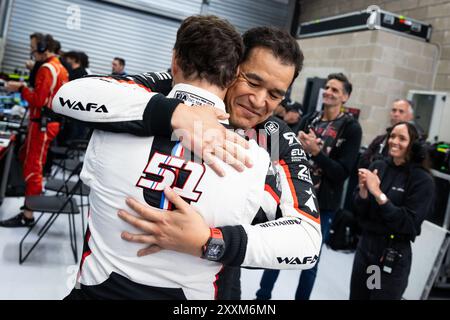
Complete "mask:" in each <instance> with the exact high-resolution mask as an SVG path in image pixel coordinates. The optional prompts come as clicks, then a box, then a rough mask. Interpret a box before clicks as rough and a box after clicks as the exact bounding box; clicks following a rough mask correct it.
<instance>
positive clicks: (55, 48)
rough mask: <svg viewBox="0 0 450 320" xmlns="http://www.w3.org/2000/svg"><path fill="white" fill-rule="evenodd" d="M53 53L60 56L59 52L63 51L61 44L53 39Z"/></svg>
mask: <svg viewBox="0 0 450 320" xmlns="http://www.w3.org/2000/svg"><path fill="white" fill-rule="evenodd" d="M53 43H54V45H53V53H56V54H59V52H60V51H61V42H59V41H58V40H56V39H53Z"/></svg>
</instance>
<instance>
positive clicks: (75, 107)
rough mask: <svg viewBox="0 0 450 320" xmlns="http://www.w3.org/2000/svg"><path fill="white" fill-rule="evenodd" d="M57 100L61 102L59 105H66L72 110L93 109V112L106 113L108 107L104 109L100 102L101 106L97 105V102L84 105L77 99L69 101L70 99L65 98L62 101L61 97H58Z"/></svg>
mask: <svg viewBox="0 0 450 320" xmlns="http://www.w3.org/2000/svg"><path fill="white" fill-rule="evenodd" d="M59 102H60V103H61V106H62V107H64V106H66V107H68V108H69V109H72V110H80V111H88V112H90V111H94V112H103V113H108V109H106V106H105V105H104V104H102V105H101V106H98V104H97V103H91V102H89V103H87V104H86V106H84V105H83V104H82V103H81V102H78V101H70V99H67V100H66V101H64V99H63V98H62V97H59Z"/></svg>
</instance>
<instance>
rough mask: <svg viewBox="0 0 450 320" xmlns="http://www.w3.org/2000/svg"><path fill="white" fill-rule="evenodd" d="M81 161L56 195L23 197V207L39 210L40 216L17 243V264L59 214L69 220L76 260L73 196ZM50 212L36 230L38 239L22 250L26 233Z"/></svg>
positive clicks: (78, 186)
mask: <svg viewBox="0 0 450 320" xmlns="http://www.w3.org/2000/svg"><path fill="white" fill-rule="evenodd" d="M82 165H83V163H82V162H80V163H79V164H78V165H77V166H76V167H75V168H74V170H73V171H72V172H71V173H70V175H69V177H68V178H67V179H66V180H65V181H64V182H65V183H64V186H62V187H61V189H60V190H58V192H57V194H56V195H52V196H45V195H39V196H28V197H25V207H26V208H27V209H28V210H31V211H34V212H41V214H40V216H39V217H38V218H37V220H36V222H35V224H34V225H33V226H32V227H31V228H30V229H29V230H28V231H27V233H26V234H25V235H24V237H23V238H22V240H21V241H20V245H19V264H22V263H23V262H25V260H26V259H27V258H28V256H29V255H30V254H31V252H32V251H33V250H34V248H35V247H36V246H37V245H38V243H39V242H40V241H41V239H42V238H43V237H44V236H45V234H46V233H47V231H48V230H49V229H50V228H51V226H52V225H53V223H54V222H55V221H56V219H57V218H58V217H59V215H60V214H67V216H68V220H69V236H70V246H71V249H72V253H73V257H74V260H75V263H77V262H78V249H77V234H76V227H75V215H76V214H79V213H80V210H79V208H78V204H77V202H76V200H75V199H74V198H73V196H74V195H75V194H76V191H77V190H79V189H81V188H82V187H81V186H82V181H81V180H80V178H79V173H80V171H81V168H82ZM72 177H76V178H77V180H76V182H74V183H69V182H72V181H70V180H71V178H72ZM46 213H48V214H50V216H49V217H48V219H47V220H46V221H45V223H44V225H43V226H42V227H41V229H40V230H39V231H38V234H37V235H38V239H37V240H36V241H35V242H34V243H33V244H32V246H31V248H30V249H28V251H27V252H25V253H24V252H23V251H24V250H23V244H24V241H25V239H26V238H27V237H28V235H29V234H30V233H31V232H32V231H33V230H34V228H35V227H36V226H37V225H38V222H39V221H40V220H41V218H42V217H43V216H44V215H45V214H46Z"/></svg>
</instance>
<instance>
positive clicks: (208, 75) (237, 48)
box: [174, 15, 244, 89]
mask: <svg viewBox="0 0 450 320" xmlns="http://www.w3.org/2000/svg"><path fill="white" fill-rule="evenodd" d="M174 50H175V57H176V58H177V63H178V65H179V66H180V69H181V70H182V72H183V74H184V76H185V77H186V78H188V79H192V78H196V77H199V78H201V79H205V80H207V81H209V82H210V83H212V84H215V85H217V86H219V87H221V88H222V89H225V88H227V87H228V86H229V85H230V84H231V83H232V82H233V81H234V80H235V79H236V77H237V69H238V66H239V64H240V63H241V60H242V55H243V50H244V46H243V43H242V38H241V36H240V34H239V33H238V32H237V30H236V29H235V28H234V27H233V26H232V25H231V24H230V23H229V22H228V21H227V20H224V19H221V18H219V17H216V16H212V15H208V16H199V15H196V16H191V17H188V18H186V19H185V20H184V21H183V22H182V24H181V26H180V28H179V29H178V32H177V39H176V42H175V46H174Z"/></svg>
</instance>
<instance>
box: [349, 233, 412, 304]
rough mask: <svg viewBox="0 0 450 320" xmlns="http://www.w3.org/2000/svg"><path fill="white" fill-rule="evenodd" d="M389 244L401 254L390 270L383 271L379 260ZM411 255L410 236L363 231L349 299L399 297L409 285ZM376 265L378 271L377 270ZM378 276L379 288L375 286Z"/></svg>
mask: <svg viewBox="0 0 450 320" xmlns="http://www.w3.org/2000/svg"><path fill="white" fill-rule="evenodd" d="M389 247H391V248H394V249H395V250H396V251H397V252H399V253H400V255H401V257H397V258H396V260H395V263H394V265H393V267H392V271H391V273H387V272H385V271H383V267H382V266H383V263H382V262H381V261H380V260H381V257H382V256H383V254H384V252H385V250H386V248H389ZM411 258H412V257H411V243H410V241H409V240H403V241H392V240H388V239H387V238H386V237H385V236H377V235H369V234H363V236H362V237H361V239H360V241H359V243H358V247H357V249H356V253H355V259H354V261H353V270H352V276H351V282H350V300H400V299H401V298H402V295H403V293H404V292H405V290H406V287H407V286H408V277H409V272H410V271H411V261H412V259H411ZM370 266H372V267H371V268H369V267H370ZM377 266H378V267H379V268H378V271H379V272H378V271H374V269H377ZM368 268H369V269H368ZM378 280H379V283H378V284H379V288H377V287H376V286H375V287H374V284H376V283H377V281H378Z"/></svg>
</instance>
